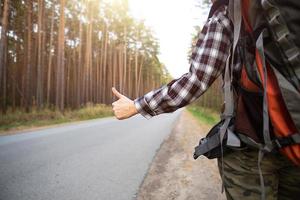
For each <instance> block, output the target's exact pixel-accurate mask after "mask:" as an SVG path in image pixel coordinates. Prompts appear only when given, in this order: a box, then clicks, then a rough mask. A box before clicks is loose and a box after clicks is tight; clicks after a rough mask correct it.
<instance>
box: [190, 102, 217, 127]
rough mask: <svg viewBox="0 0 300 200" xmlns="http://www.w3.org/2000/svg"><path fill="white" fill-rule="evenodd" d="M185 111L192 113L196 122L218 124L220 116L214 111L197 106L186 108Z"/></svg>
mask: <svg viewBox="0 0 300 200" xmlns="http://www.w3.org/2000/svg"><path fill="white" fill-rule="evenodd" d="M187 110H188V111H189V112H191V113H192V115H193V116H195V117H196V118H197V119H198V120H200V121H201V122H204V123H206V124H209V125H215V124H216V123H218V122H219V120H220V116H219V113H217V112H216V111H213V110H210V109H208V108H203V107H199V106H194V105H192V106H188V107H187Z"/></svg>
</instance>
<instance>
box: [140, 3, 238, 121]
mask: <svg viewBox="0 0 300 200" xmlns="http://www.w3.org/2000/svg"><path fill="white" fill-rule="evenodd" d="M232 35H233V26H232V23H231V21H230V19H229V17H228V13H227V9H226V6H222V7H220V8H219V9H218V10H216V11H215V13H214V15H213V16H212V17H211V18H209V19H208V20H207V22H206V24H205V26H204V27H203V29H202V31H201V32H200V33H199V34H198V38H197V43H196V45H195V47H194V48H193V51H192V56H191V65H190V69H189V72H188V73H186V74H184V75H182V76H181V77H180V78H179V79H175V80H172V81H171V82H170V83H168V84H167V85H164V86H162V87H161V88H159V89H157V90H153V91H151V92H149V93H147V94H146V95H144V96H142V97H139V98H137V99H135V100H134V104H135V107H136V108H137V110H138V112H139V113H140V114H142V115H143V116H144V117H146V118H147V119H149V118H151V117H152V116H155V115H158V114H161V113H169V112H173V111H175V110H177V109H179V108H181V107H184V106H186V105H187V104H189V103H191V102H193V101H194V100H196V99H197V98H198V97H199V96H201V95H202V94H203V93H204V92H205V91H206V90H207V89H208V87H209V86H210V85H211V84H212V83H213V82H214V81H215V80H216V78H217V77H218V76H219V75H220V74H221V73H222V71H223V70H224V68H225V64H226V59H227V57H228V55H229V50H230V47H231V44H232Z"/></svg>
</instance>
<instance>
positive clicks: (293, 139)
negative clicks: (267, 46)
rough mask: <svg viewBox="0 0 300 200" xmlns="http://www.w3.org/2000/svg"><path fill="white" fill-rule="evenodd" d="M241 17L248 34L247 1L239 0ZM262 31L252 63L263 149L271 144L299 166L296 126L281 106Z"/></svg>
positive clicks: (281, 102) (299, 153)
mask: <svg viewBox="0 0 300 200" xmlns="http://www.w3.org/2000/svg"><path fill="white" fill-rule="evenodd" d="M242 2H243V3H242V5H243V6H242V16H243V22H244V27H245V30H246V31H247V32H248V33H249V34H252V32H253V27H252V26H251V22H250V20H249V14H250V13H249V3H250V1H249V0H244V1H242ZM262 34H263V32H262V33H261V34H260V36H259V38H258V40H257V41H256V50H255V62H256V66H257V69H258V72H259V75H260V79H261V80H262V83H263V88H264V119H263V120H264V140H265V144H266V147H267V150H271V149H272V147H274V145H276V144H277V146H279V147H281V148H280V151H281V152H282V153H283V154H284V155H286V156H287V157H288V158H289V159H290V160H291V161H292V162H293V163H295V164H296V165H299V166H300V144H299V142H300V139H299V137H300V136H299V133H297V128H296V126H295V124H294V122H293V120H292V118H291V116H290V114H289V112H288V110H287V108H286V106H285V102H284V100H283V97H282V94H281V92H280V88H279V85H278V80H277V78H276V76H275V74H274V71H273V70H275V69H273V68H272V67H271V66H270V65H269V64H268V63H267V62H266V61H265V56H264V47H263V37H262V36H263V35H262ZM269 120H271V123H272V125H273V129H274V134H275V136H276V137H277V139H275V141H272V140H271V138H270V134H269V133H270V132H269Z"/></svg>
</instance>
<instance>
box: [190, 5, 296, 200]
mask: <svg viewBox="0 0 300 200" xmlns="http://www.w3.org/2000/svg"><path fill="white" fill-rule="evenodd" d="M217 2H218V3H214V6H212V10H211V12H210V15H212V13H213V12H214V10H213V9H216V7H217V6H220V5H224V4H226V5H228V11H229V12H228V13H229V16H230V18H231V21H232V23H233V27H234V33H233V44H232V48H231V53H230V56H229V58H228V59H227V62H226V67H225V73H224V76H223V79H224V86H223V88H224V97H225V109H224V112H223V114H222V116H221V122H220V123H219V124H218V125H217V126H215V127H213V129H212V130H211V131H210V133H209V134H208V135H207V136H206V138H205V139H201V140H200V142H199V145H198V146H197V147H195V152H194V159H197V158H198V157H199V156H200V155H204V156H206V157H208V158H221V164H222V166H221V167H222V170H224V166H223V155H224V153H226V152H228V149H232V148H233V147H232V146H231V145H230V143H231V142H230V138H232V137H230V135H232V132H234V134H235V135H236V136H237V137H238V139H239V140H240V141H241V143H240V145H239V146H238V147H240V148H243V145H242V144H246V145H247V146H250V147H254V148H257V149H259V151H258V168H259V169H258V170H259V176H260V183H261V190H262V196H261V197H262V199H265V190H264V180H263V176H262V172H261V166H260V162H261V160H262V159H263V155H264V154H265V153H266V152H273V151H280V152H281V153H282V154H283V155H285V156H286V157H287V158H288V159H289V160H291V161H292V162H293V163H294V164H295V165H297V166H300V51H299V48H300V38H299V37H297V34H298V33H299V32H300V14H298V13H300V1H299V0H285V1H279V0H227V1H226V0H219V1H217ZM215 5H217V6H215ZM236 53H238V54H239V55H240V57H241V61H242V66H243V67H242V70H241V73H240V77H239V80H240V81H239V83H238V86H239V87H238V91H239V92H238V98H237V100H236V101H235V98H234V94H235V93H234V91H233V90H234V86H235V84H234V77H233V70H232V69H231V68H230V66H233V63H234V62H233V61H234V58H235V55H236ZM255 106H257V107H258V108H260V109H258V110H255V109H256V107H255ZM252 110H254V111H255V112H252ZM255 118H256V119H255ZM232 121H234V125H233V126H234V128H232ZM251 122H254V123H252V124H251ZM249 124H250V126H249ZM257 124H261V127H260V126H259V127H255V126H256V125H257ZM247 125H248V126H247ZM251 125H252V126H251ZM232 130H233V131H232ZM258 131H259V132H260V133H261V132H262V134H260V135H259V133H258V134H257V132H258ZM259 136H261V137H260V138H259ZM235 140H236V138H235ZM235 144H237V143H235ZM234 148H237V147H236V146H235V147H234ZM211 152H212V153H211ZM223 174H224V173H222V180H224V177H223ZM222 188H223V187H222Z"/></svg>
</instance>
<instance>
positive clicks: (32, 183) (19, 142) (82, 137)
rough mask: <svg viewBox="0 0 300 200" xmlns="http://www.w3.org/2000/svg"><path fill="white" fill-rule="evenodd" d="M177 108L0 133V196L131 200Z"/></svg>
mask: <svg viewBox="0 0 300 200" xmlns="http://www.w3.org/2000/svg"><path fill="white" fill-rule="evenodd" d="M179 115H180V111H177V112H175V113H173V114H163V115H159V116H157V117H154V118H151V119H150V120H147V119H145V118H143V117H142V116H136V117H133V118H131V119H128V120H123V121H118V120H116V119H114V118H106V119H97V120H89V121H85V122H80V123H77V124H72V125H64V126H59V127H56V128H49V129H45V130H39V131H33V132H27V133H22V134H16V135H12V136H1V137H0V200H53V199H55V200H60V199H63V200H77V199H78V200H85V199H86V200H130V199H135V197H136V193H137V191H138V188H139V186H140V184H141V183H142V181H143V179H144V176H145V175H146V173H147V170H148V168H149V165H150V164H151V161H152V159H153V157H154V156H155V153H156V151H157V150H158V149H159V147H160V145H161V144H162V142H163V141H164V139H165V138H166V137H167V136H168V135H169V134H170V132H171V130H172V127H173V125H174V123H176V121H177V119H178V116H179Z"/></svg>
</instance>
